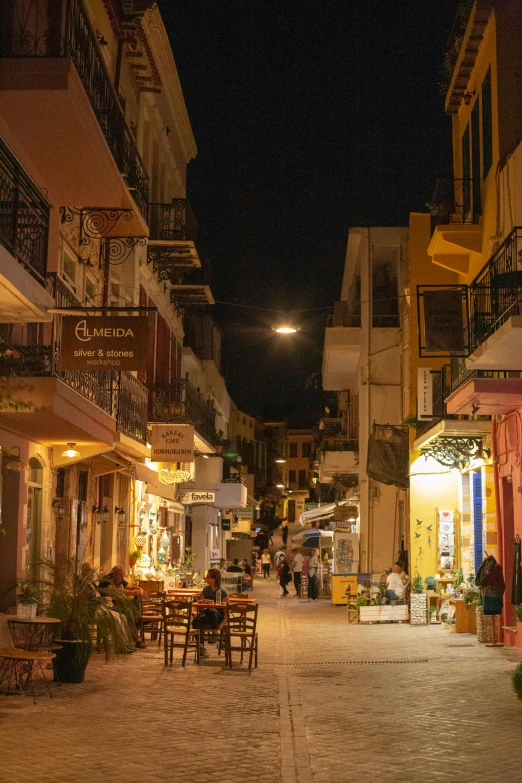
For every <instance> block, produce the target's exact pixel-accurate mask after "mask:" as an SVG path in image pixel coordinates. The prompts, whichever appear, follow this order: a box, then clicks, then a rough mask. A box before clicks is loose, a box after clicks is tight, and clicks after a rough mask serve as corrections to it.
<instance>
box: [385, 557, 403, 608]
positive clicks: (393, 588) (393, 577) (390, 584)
mask: <svg viewBox="0 0 522 783" xmlns="http://www.w3.org/2000/svg"><path fill="white" fill-rule="evenodd" d="M401 571H402V563H401V564H399V563H395V564H394V566H393V571H392V572H391V573H390V574H389V575H388V577H387V579H386V590H385V591H384V595H385V597H386V598H387V599H388V600H389V601H400V600H401V598H402V596H403V595H404V583H403V581H402V579H401V577H400V573H401Z"/></svg>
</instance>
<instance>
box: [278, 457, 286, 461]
mask: <svg viewBox="0 0 522 783" xmlns="http://www.w3.org/2000/svg"><path fill="white" fill-rule="evenodd" d="M276 462H286V459H285V458H284V457H278V458H277V459H276Z"/></svg>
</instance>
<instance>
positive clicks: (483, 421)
mask: <svg viewBox="0 0 522 783" xmlns="http://www.w3.org/2000/svg"><path fill="white" fill-rule="evenodd" d="M454 373H455V370H453V374H454ZM432 377H433V416H432V417H431V418H430V419H424V420H422V421H419V422H418V423H417V429H416V436H415V441H414V444H413V448H414V449H419V448H421V447H422V446H426V445H427V444H428V443H430V442H431V441H432V440H435V439H437V438H439V437H450V436H451V437H469V438H471V437H480V436H483V435H486V434H488V433H489V432H491V421H490V419H489V416H484V415H483V414H482V412H481V415H475V414H474V413H473V411H472V410H471V409H470V410H469V412H466V414H464V412H462V411H458V412H457V411H453V410H452V412H450V411H449V410H448V406H447V404H446V399H447V397H449V396H450V395H451V393H452V388H453V386H452V383H457V380H456V378H455V377H452V369H451V367H450V365H444V367H443V368H442V369H441V370H432Z"/></svg>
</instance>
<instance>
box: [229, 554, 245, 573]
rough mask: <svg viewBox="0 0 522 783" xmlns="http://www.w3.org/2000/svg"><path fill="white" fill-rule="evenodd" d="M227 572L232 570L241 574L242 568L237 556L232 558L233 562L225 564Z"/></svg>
mask: <svg viewBox="0 0 522 783" xmlns="http://www.w3.org/2000/svg"><path fill="white" fill-rule="evenodd" d="M227 571H228V572H234V573H235V574H242V573H243V569H242V568H241V566H240V565H239V559H238V558H237V557H235V558H234V562H233V563H231V564H230V565H229V566H227Z"/></svg>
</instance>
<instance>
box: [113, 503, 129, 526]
mask: <svg viewBox="0 0 522 783" xmlns="http://www.w3.org/2000/svg"><path fill="white" fill-rule="evenodd" d="M114 513H115V514H116V518H117V520H118V527H124V525H125V521H126V519H127V514H126V513H125V509H124V508H123V506H115V508H114Z"/></svg>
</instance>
